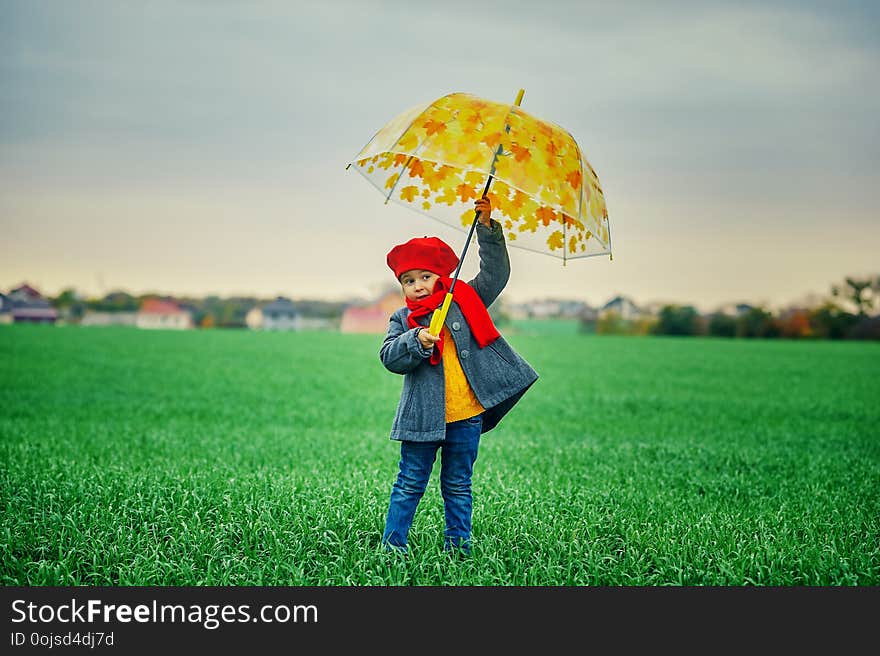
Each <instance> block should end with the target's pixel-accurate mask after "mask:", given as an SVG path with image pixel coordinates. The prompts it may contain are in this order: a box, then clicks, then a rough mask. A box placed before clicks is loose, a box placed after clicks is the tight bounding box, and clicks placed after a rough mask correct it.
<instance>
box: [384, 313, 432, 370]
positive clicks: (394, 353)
mask: <svg viewBox="0 0 880 656" xmlns="http://www.w3.org/2000/svg"><path fill="white" fill-rule="evenodd" d="M420 329H421V326H419V327H418V328H409V327H408V326H405V325H404V323H403V317H402V316H401V314H400V312H395V313H394V314H392V315H391V319H390V320H389V322H388V332H387V333H386V334H385V341H383V342H382V348H380V349H379V359H380V360H382V364H383V365H385V368H386V369H387V370H388V371H390V372H392V373H395V374H406V373H409V372H410V371H412V370H413V369H415V368H416V367H418V366H419V365H420V364H421V363H422V362H424V361H425V360H427V359H428V358H430V357H431V351H426V350H425V349H423V348H422V345H421V343H420V342H419V339H418V337H416V333H417V332H418V331H419V330H420Z"/></svg>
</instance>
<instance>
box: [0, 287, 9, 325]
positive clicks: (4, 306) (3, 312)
mask: <svg viewBox="0 0 880 656" xmlns="http://www.w3.org/2000/svg"><path fill="white" fill-rule="evenodd" d="M4 323H12V300H11V299H10V298H9V297H8V296H7V295H6V294H0V324H4Z"/></svg>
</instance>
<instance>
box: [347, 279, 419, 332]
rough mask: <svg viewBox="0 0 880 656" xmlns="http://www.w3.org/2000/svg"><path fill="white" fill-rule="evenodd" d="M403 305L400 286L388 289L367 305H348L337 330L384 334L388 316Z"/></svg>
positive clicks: (386, 329) (386, 328)
mask: <svg viewBox="0 0 880 656" xmlns="http://www.w3.org/2000/svg"><path fill="white" fill-rule="evenodd" d="M403 305H404V300H403V292H402V291H401V290H400V288H399V287H398V288H395V289H389V290H388V291H387V292H385V293H384V294H382V295H381V296H380V297H379V298H378V299H376V301H375V302H373V303H370V304H369V305H350V306H348V307H347V308H345V311H344V312H343V313H342V320H341V321H340V323H339V332H343V333H373V334H384V333H385V332H387V331H388V318H389V317H390V316H391V315H392V314H394V312H395V311H396V310H399V309H400V308H401V307H403Z"/></svg>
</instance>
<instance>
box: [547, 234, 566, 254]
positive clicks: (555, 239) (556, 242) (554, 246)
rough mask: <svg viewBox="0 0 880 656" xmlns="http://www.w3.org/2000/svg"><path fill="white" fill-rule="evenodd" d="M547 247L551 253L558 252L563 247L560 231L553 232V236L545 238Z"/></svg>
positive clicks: (563, 238)
mask: <svg viewBox="0 0 880 656" xmlns="http://www.w3.org/2000/svg"><path fill="white" fill-rule="evenodd" d="M547 245H548V246H549V247H550V250H551V251H555V250H558V249H560V248H563V247H564V246H565V237H564V236H563V234H562V231H560V230H555V231H554V232H553V234H551V235H550V236H549V237H547Z"/></svg>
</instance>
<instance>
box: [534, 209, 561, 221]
mask: <svg viewBox="0 0 880 656" xmlns="http://www.w3.org/2000/svg"><path fill="white" fill-rule="evenodd" d="M535 218H536V219H537V220H539V221H540V222H541V223H543V224H544V225H545V226H548V225H550V223H551V221H555V220H556V212H554V211H553V210H551V209H550V208H549V207H539V208H538V211H537V212H535Z"/></svg>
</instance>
